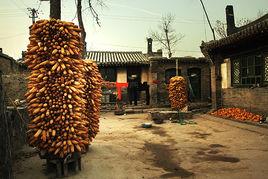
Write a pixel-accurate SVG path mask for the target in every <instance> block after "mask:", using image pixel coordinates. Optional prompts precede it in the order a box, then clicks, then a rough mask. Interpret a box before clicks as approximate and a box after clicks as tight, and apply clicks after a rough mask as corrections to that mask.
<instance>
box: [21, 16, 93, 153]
mask: <svg viewBox="0 0 268 179" xmlns="http://www.w3.org/2000/svg"><path fill="white" fill-rule="evenodd" d="M79 33H80V29H79V28H78V27H77V26H76V25H74V24H73V23H70V22H64V21H60V20H54V19H51V20H40V21H37V22H36V23H35V24H34V25H33V26H32V27H31V28H30V38H29V39H30V44H29V45H28V49H27V53H26V57H25V59H26V60H25V64H26V65H27V66H28V68H29V69H30V70H31V73H30V76H29V77H28V79H29V82H28V92H27V93H26V99H27V104H28V113H29V116H30V119H31V121H30V123H29V125H28V128H29V130H28V132H27V134H28V138H29V144H30V145H31V146H35V147H37V148H39V149H40V150H44V151H47V152H48V153H50V154H52V155H56V156H59V157H60V158H63V157H65V156H66V155H67V154H69V153H73V152H75V151H78V152H80V151H83V150H84V149H85V146H87V145H88V144H89V137H88V129H87V127H86V126H87V125H88V121H86V120H85V119H84V118H83V114H84V113H85V111H84V110H85V104H86V100H84V99H83V95H84V84H85V83H86V81H85V79H84V75H83V74H84V66H83V61H82V60H81V48H82V44H81V41H80V34H79Z"/></svg>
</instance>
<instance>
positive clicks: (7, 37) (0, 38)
mask: <svg viewBox="0 0 268 179" xmlns="http://www.w3.org/2000/svg"><path fill="white" fill-rule="evenodd" d="M25 34H27V33H26V32H23V33H19V34H15V35H10V36H5V37H0V40H4V39H11V38H14V37H18V36H22V35H25Z"/></svg>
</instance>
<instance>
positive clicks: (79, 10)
mask: <svg viewBox="0 0 268 179" xmlns="http://www.w3.org/2000/svg"><path fill="white" fill-rule="evenodd" d="M86 1H87V2H88V7H87V8H86V9H89V10H90V12H91V14H92V16H93V18H94V19H95V21H96V23H97V24H98V25H99V26H100V21H99V15H98V13H97V12H96V10H95V8H94V7H93V5H92V0H86ZM95 1H96V5H99V6H101V7H104V6H105V3H104V1H103V0H95ZM76 10H77V19H78V24H79V27H80V29H81V39H82V43H83V45H84V47H83V52H82V57H83V58H85V56H86V52H87V43H86V35H87V34H86V31H85V27H84V23H83V17H82V0H77V4H76Z"/></svg>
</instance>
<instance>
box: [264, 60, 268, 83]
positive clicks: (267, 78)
mask: <svg viewBox="0 0 268 179" xmlns="http://www.w3.org/2000/svg"><path fill="white" fill-rule="evenodd" d="M264 82H265V83H268V56H267V57H265V60H264Z"/></svg>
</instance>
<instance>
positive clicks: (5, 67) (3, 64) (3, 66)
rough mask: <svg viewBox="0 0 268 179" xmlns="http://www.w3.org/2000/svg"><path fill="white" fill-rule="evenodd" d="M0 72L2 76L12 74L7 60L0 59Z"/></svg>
mask: <svg viewBox="0 0 268 179" xmlns="http://www.w3.org/2000/svg"><path fill="white" fill-rule="evenodd" d="M0 71H1V72H2V73H3V74H10V73H12V72H13V66H12V63H11V61H10V60H9V59H6V58H3V57H0Z"/></svg>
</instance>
